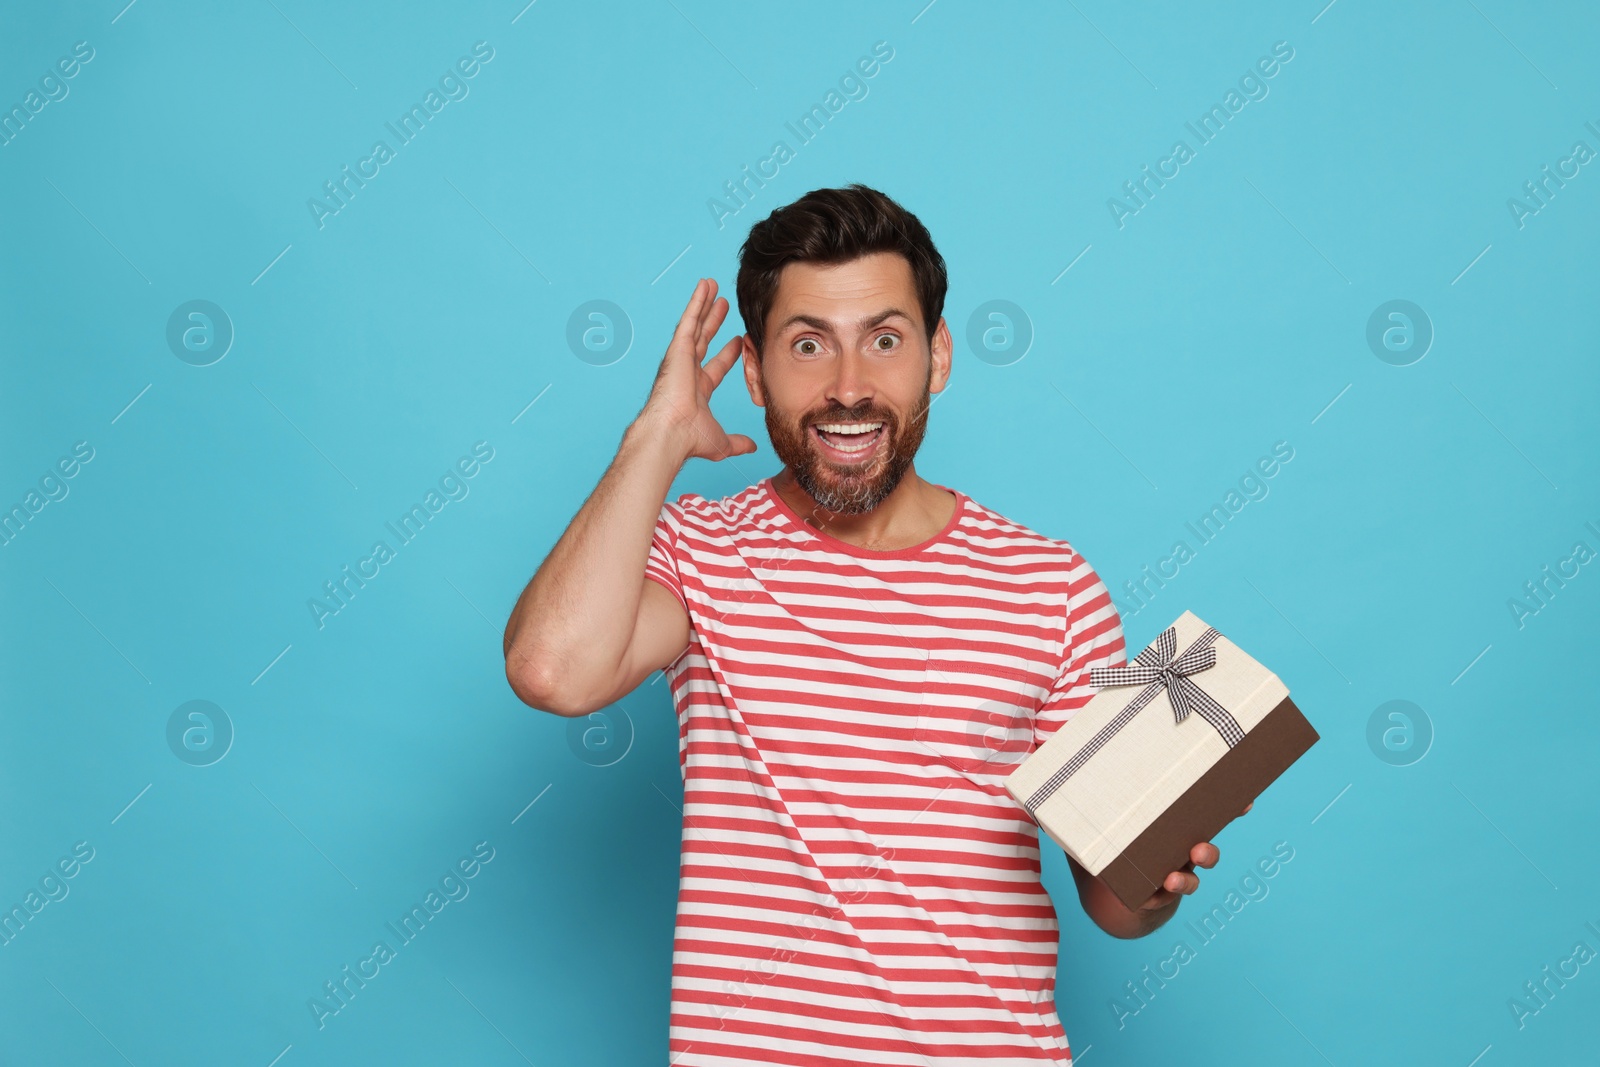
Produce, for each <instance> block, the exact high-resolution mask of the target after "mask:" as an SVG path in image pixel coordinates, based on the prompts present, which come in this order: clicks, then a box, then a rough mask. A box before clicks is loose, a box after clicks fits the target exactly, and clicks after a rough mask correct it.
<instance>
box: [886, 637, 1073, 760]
mask: <svg viewBox="0 0 1600 1067" xmlns="http://www.w3.org/2000/svg"><path fill="white" fill-rule="evenodd" d="M1047 682H1048V680H1047V679H1045V678H1043V677H1042V676H1041V675H1039V674H1037V673H1035V672H1033V671H1030V670H1029V669H1028V668H1027V667H1026V666H1025V662H1024V661H1023V660H1022V659H1021V658H1020V657H1015V658H1013V659H1012V660H1011V661H1010V662H1008V663H1003V664H1002V663H987V662H985V663H975V662H972V661H970V660H957V659H953V658H950V657H948V656H946V655H945V654H942V653H937V652H936V653H933V654H932V655H930V656H929V657H928V663H927V672H926V675H925V677H924V681H923V691H922V706H921V708H920V709H919V711H918V715H917V728H916V739H917V744H918V745H919V746H920V747H922V748H923V749H924V750H926V751H927V752H928V753H929V754H930V755H932V756H933V757H934V758H935V759H937V760H938V761H939V762H941V763H943V764H945V765H947V766H949V767H952V768H954V769H955V770H956V771H958V772H960V773H961V774H962V775H964V776H966V777H967V778H969V779H971V780H972V781H974V782H976V783H977V784H979V785H981V786H983V787H985V788H986V789H990V788H999V783H1000V782H1001V781H1003V780H1004V779H1005V777H1006V776H1007V775H1009V774H1010V773H1011V771H1012V770H1013V769H1014V768H1015V767H1016V765H1017V764H1019V763H1021V762H1022V760H1023V758H1024V757H1025V756H1027V755H1028V753H1029V752H1031V751H1033V747H1034V746H1033V723H1034V716H1035V714H1036V713H1037V712H1038V710H1039V708H1040V707H1041V706H1042V705H1043V703H1044V698H1045V695H1046V693H1047V692H1048V691H1049V687H1048V684H1047Z"/></svg>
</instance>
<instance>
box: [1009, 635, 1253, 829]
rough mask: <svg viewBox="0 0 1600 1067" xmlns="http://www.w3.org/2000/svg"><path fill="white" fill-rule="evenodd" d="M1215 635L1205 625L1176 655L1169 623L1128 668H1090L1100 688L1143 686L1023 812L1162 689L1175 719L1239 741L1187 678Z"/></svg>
mask: <svg viewBox="0 0 1600 1067" xmlns="http://www.w3.org/2000/svg"><path fill="white" fill-rule="evenodd" d="M1221 636H1222V635H1221V634H1220V633H1218V632H1217V631H1216V630H1215V629H1213V628H1212V627H1209V626H1208V627H1206V632H1205V633H1203V634H1201V635H1200V637H1199V638H1198V639H1197V640H1196V641H1195V643H1194V644H1192V645H1190V646H1189V647H1188V648H1186V649H1184V651H1183V654H1182V655H1181V656H1180V655H1176V653H1177V651H1178V630H1177V627H1175V626H1169V627H1168V628H1167V629H1165V630H1163V631H1162V632H1161V635H1160V636H1159V637H1157V638H1156V639H1155V640H1154V641H1152V642H1150V644H1149V646H1148V647H1146V648H1145V650H1144V651H1143V652H1140V653H1139V654H1138V655H1137V656H1135V657H1134V658H1133V662H1132V663H1131V664H1129V665H1128V666H1126V667H1094V668H1092V669H1091V670H1090V671H1089V681H1090V682H1091V683H1092V684H1094V685H1098V686H1102V687H1109V686H1119V685H1142V686H1143V687H1144V688H1143V689H1140V690H1139V692H1137V693H1135V694H1134V696H1133V699H1132V700H1130V701H1129V702H1128V705H1127V707H1125V708H1123V709H1122V710H1121V711H1119V712H1117V713H1116V714H1115V715H1113V716H1112V717H1111V720H1110V721H1109V722H1107V723H1106V724H1105V725H1104V726H1103V727H1101V728H1100V731H1099V732H1098V733H1096V734H1095V735H1094V737H1092V738H1090V739H1089V741H1088V743H1087V744H1085V745H1084V746H1083V747H1082V748H1080V749H1079V750H1078V751H1077V752H1076V753H1075V754H1074V755H1073V757H1072V758H1071V759H1069V760H1068V761H1067V762H1066V763H1064V764H1063V765H1062V766H1061V767H1059V768H1057V769H1056V771H1055V773H1053V774H1052V775H1050V777H1049V778H1046V779H1045V781H1044V784H1042V785H1041V786H1039V788H1038V789H1036V790H1034V792H1033V795H1032V796H1031V797H1029V798H1028V800H1027V802H1026V804H1025V806H1026V807H1027V809H1028V812H1029V814H1033V813H1034V812H1036V811H1037V810H1038V808H1039V806H1040V805H1041V804H1043V803H1044V802H1045V801H1046V800H1049V799H1050V797H1051V796H1052V795H1053V794H1054V793H1055V791H1056V790H1058V789H1060V788H1061V787H1062V786H1063V785H1065V784H1066V781H1067V779H1068V778H1071V777H1072V776H1073V775H1074V774H1076V773H1077V772H1078V770H1079V769H1080V768H1081V767H1083V765H1084V764H1086V763H1088V762H1089V760H1090V759H1091V758H1092V757H1093V756H1094V754H1095V753H1096V752H1098V751H1100V749H1101V748H1102V747H1103V746H1104V745H1105V743H1106V742H1107V741H1110V740H1111V739H1112V738H1113V737H1115V736H1116V735H1117V733H1118V731H1120V730H1121V729H1122V728H1123V727H1124V726H1126V725H1127V724H1128V723H1129V722H1131V721H1132V720H1133V717H1134V716H1135V715H1137V714H1138V713H1139V712H1140V711H1142V710H1143V709H1144V708H1145V707H1146V706H1147V705H1148V704H1149V703H1150V702H1151V701H1152V700H1154V699H1155V698H1156V694H1157V693H1159V692H1161V691H1162V690H1163V689H1165V690H1166V691H1167V698H1168V700H1169V701H1170V702H1171V703H1172V715H1173V719H1174V720H1175V721H1176V722H1179V723H1181V722H1183V720H1184V719H1186V718H1188V716H1189V713H1190V712H1191V711H1192V712H1195V713H1196V714H1198V715H1199V716H1200V717H1201V718H1202V719H1204V720H1206V721H1207V722H1209V723H1210V724H1211V725H1212V726H1213V727H1215V728H1216V731H1217V733H1218V734H1220V735H1221V736H1222V739H1223V740H1224V741H1226V742H1227V743H1228V747H1229V748H1232V747H1233V746H1234V745H1237V744H1238V743H1239V742H1240V741H1243V740H1244V730H1243V729H1242V728H1241V727H1240V726H1239V723H1238V721H1237V720H1235V719H1234V717H1233V716H1232V715H1230V714H1229V713H1228V709H1227V708H1225V707H1223V706H1222V705H1221V704H1218V703H1217V702H1216V701H1215V700H1214V699H1212V696H1211V694H1210V693H1207V692H1206V691H1205V690H1204V689H1201V688H1200V687H1199V686H1198V685H1196V684H1195V683H1194V682H1193V681H1192V680H1191V679H1190V678H1189V676H1190V675H1191V674H1197V673H1199V672H1200V671H1204V670H1210V669H1211V668H1212V667H1215V666H1216V665H1217V650H1216V649H1215V648H1212V647H1211V646H1212V645H1213V644H1214V643H1215V642H1216V640H1217V638H1219V637H1221Z"/></svg>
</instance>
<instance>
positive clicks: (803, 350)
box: [794, 337, 822, 356]
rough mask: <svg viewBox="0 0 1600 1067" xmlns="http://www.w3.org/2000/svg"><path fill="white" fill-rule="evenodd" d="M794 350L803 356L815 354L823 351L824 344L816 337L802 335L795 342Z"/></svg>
mask: <svg viewBox="0 0 1600 1067" xmlns="http://www.w3.org/2000/svg"><path fill="white" fill-rule="evenodd" d="M807 345H809V346H810V347H809V348H808V347H806V346H807ZM794 350H795V351H796V352H797V353H799V354H800V355H802V356H814V355H816V354H818V353H819V352H821V351H822V346H821V345H819V344H817V339H816V338H815V337H802V338H800V340H798V341H796V342H795V343H794Z"/></svg>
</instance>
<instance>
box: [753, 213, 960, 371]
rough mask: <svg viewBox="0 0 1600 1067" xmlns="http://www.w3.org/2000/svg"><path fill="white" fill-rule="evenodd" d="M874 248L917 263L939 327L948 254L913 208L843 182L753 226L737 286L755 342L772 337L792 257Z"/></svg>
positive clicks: (926, 310)
mask: <svg viewBox="0 0 1600 1067" xmlns="http://www.w3.org/2000/svg"><path fill="white" fill-rule="evenodd" d="M873 252H898V253H899V254H900V255H902V256H904V257H905V258H906V261H907V262H908V263H910V264H911V276H912V278H913V280H914V282H915V284H916V288H917V302H918V303H919V304H920V305H921V306H922V323H923V327H924V329H926V330H927V332H928V340H929V341H930V342H931V341H932V340H933V331H934V329H935V328H936V327H937V326H938V325H939V316H940V315H942V314H944V296H945V290H946V289H947V288H948V287H949V281H948V279H947V277H946V275H945V267H944V257H943V256H941V255H939V250H938V249H937V248H935V247H934V246H933V238H932V237H931V236H929V234H928V229H927V227H926V226H924V225H922V222H921V220H920V219H918V218H917V217H916V216H915V215H913V214H912V213H911V212H909V211H907V210H906V209H905V208H903V207H901V206H900V205H899V204H897V203H895V202H894V201H893V200H891V199H889V197H887V196H885V195H884V194H882V193H880V192H878V190H876V189H869V188H868V187H867V186H865V185H862V184H860V183H859V182H857V183H855V184H853V185H850V186H849V187H847V188H844V189H813V190H811V192H809V193H807V194H806V195H805V196H802V197H801V198H800V199H799V200H796V201H795V202H794V203H792V204H788V205H785V206H784V207H780V208H778V209H777V210H776V211H774V212H773V213H772V214H770V215H768V216H767V217H766V218H764V219H762V220H761V221H760V222H758V223H756V224H755V225H754V226H752V227H750V235H749V236H748V237H746V238H745V242H744V245H743V247H741V248H740V249H739V278H738V282H737V283H736V293H737V295H738V298H739V317H740V318H742V319H743V320H744V326H745V330H746V332H748V333H749V335H750V339H751V341H752V342H754V344H755V348H756V355H757V356H758V357H759V356H760V355H761V346H762V344H763V343H765V341H766V329H767V313H768V312H769V311H771V310H772V302H773V300H774V299H775V298H776V297H777V295H778V275H779V274H781V273H782V271H783V268H784V266H785V264H788V263H795V262H806V263H825V264H833V263H848V262H849V261H850V260H853V259H858V258H860V257H861V256H865V255H869V254H871V253H873Z"/></svg>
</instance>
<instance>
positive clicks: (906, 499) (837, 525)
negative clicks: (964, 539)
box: [772, 466, 956, 551]
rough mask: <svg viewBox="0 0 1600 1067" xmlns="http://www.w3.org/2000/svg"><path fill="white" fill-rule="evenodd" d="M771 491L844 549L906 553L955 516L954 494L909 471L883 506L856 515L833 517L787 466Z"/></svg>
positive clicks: (833, 514) (776, 479) (774, 480)
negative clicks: (842, 543) (841, 542)
mask: <svg viewBox="0 0 1600 1067" xmlns="http://www.w3.org/2000/svg"><path fill="white" fill-rule="evenodd" d="M772 488H773V490H774V491H775V492H776V493H777V494H778V495H779V496H780V497H782V498H783V501H784V503H786V504H788V505H789V507H790V509H792V510H793V511H794V513H795V514H796V515H798V516H800V518H801V520H802V521H804V522H805V524H806V525H807V526H810V527H812V528H813V529H817V530H822V531H825V532H826V533H827V534H828V535H829V536H831V537H836V538H838V539H839V540H841V541H843V542H845V543H846V544H851V545H855V546H856V547H858V548H867V549H873V550H877V551H894V550H896V549H900V548H909V547H911V546H912V545H918V544H921V543H922V542H924V541H926V540H928V539H930V538H932V537H933V536H935V535H936V534H938V532H939V531H940V530H942V529H944V527H945V525H946V524H948V523H949V521H950V516H951V515H952V514H954V512H955V505H956V498H955V496H954V494H952V493H949V492H947V491H946V490H943V489H940V488H938V487H937V486H934V485H933V484H931V483H930V482H927V481H924V480H923V479H922V477H921V476H919V475H918V474H917V472H916V468H915V467H912V468H910V469H908V470H907V471H906V474H905V477H903V478H901V479H900V484H898V485H896V486H895V487H894V491H893V492H892V493H890V494H889V495H888V496H887V497H886V498H885V499H884V500H883V502H882V503H880V504H879V505H878V506H877V507H875V508H873V509H872V510H871V511H868V512H863V513H862V514H859V515H843V514H839V513H837V512H831V511H828V510H827V509H825V508H823V507H822V506H821V505H820V504H818V503H817V502H816V500H815V498H813V497H812V496H811V494H810V493H807V492H806V491H805V490H804V489H802V488H801V487H800V484H799V483H798V482H796V481H795V478H794V474H793V473H792V472H791V471H790V469H789V468H788V467H787V466H785V467H784V468H783V470H782V471H780V472H779V473H778V474H776V475H774V476H773V478H772Z"/></svg>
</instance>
